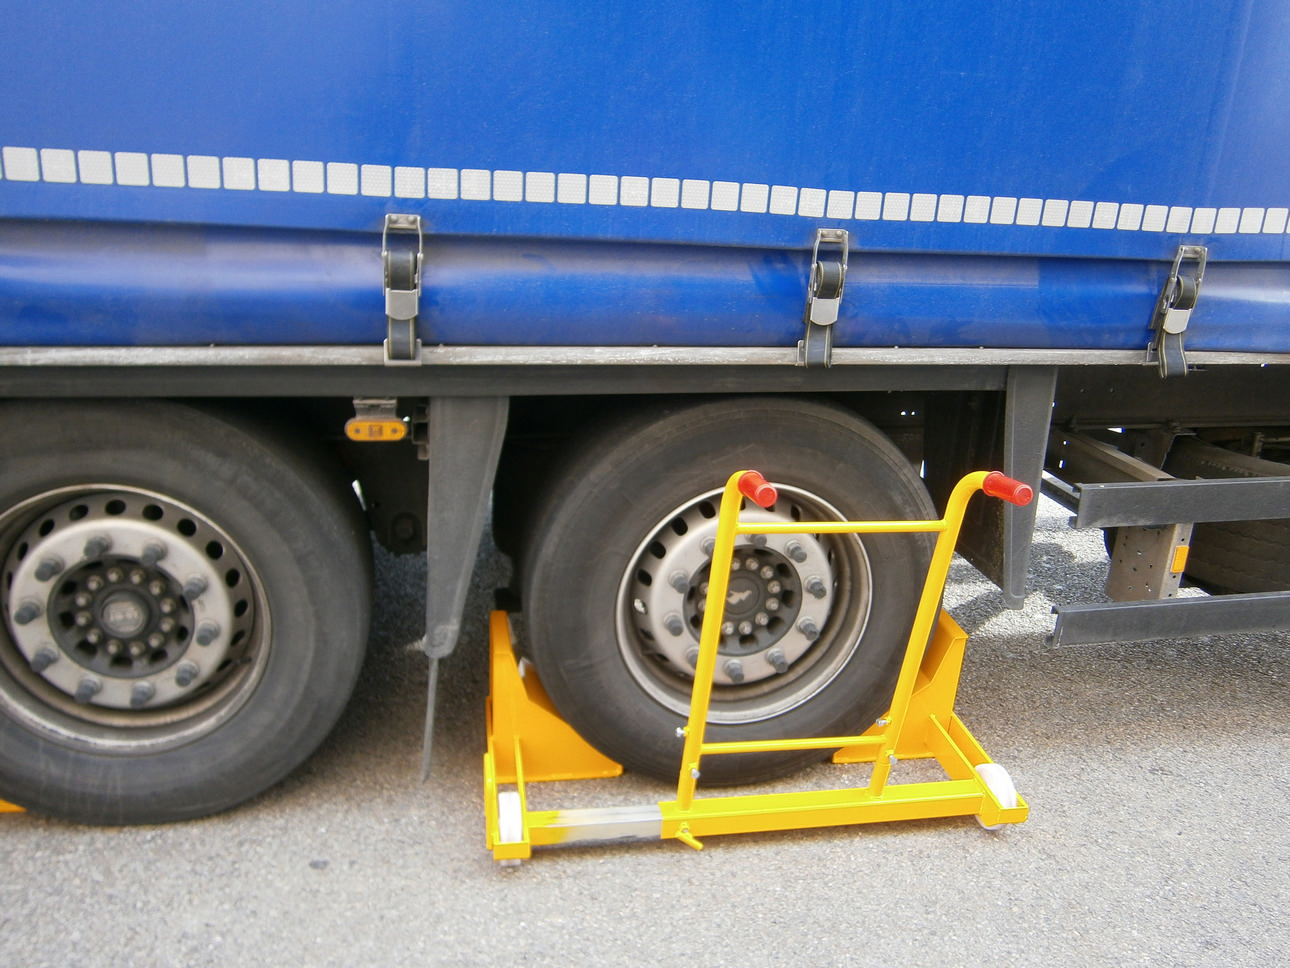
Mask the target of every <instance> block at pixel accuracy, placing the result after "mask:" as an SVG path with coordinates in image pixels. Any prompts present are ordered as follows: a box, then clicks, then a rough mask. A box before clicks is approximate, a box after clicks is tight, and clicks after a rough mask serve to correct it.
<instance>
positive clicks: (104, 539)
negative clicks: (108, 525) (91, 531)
mask: <svg viewBox="0 0 1290 968" xmlns="http://www.w3.org/2000/svg"><path fill="white" fill-rule="evenodd" d="M111 547H112V539H111V538H110V537H108V536H107V535H106V534H96V535H95V536H94V537H92V538H90V540H89V541H87V542H85V550H84V551H83V552H82V554H83V555H84V556H85V557H86V558H89V559H90V560H91V561H93V560H94V559H95V558H101V557H103V556H104V555H105V554H107V553H108V551H109V550H110V549H111Z"/></svg>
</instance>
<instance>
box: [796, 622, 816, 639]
mask: <svg viewBox="0 0 1290 968" xmlns="http://www.w3.org/2000/svg"><path fill="white" fill-rule="evenodd" d="M797 630H798V631H799V632H801V633H802V634H803V635H805V636H806V638H807V640H808V641H810V642H814V641H815V640H816V639H818V638H819V637H820V627H819V626H818V625H816V624H815V620H814V619H812V618H810V617H807V618H804V619H802V620H801V621H800V622H798V623H797Z"/></svg>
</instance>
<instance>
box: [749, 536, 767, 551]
mask: <svg viewBox="0 0 1290 968" xmlns="http://www.w3.org/2000/svg"><path fill="white" fill-rule="evenodd" d="M752 543H753V547H754V548H764V547H766V536H765V535H764V534H755V535H753V536H752Z"/></svg>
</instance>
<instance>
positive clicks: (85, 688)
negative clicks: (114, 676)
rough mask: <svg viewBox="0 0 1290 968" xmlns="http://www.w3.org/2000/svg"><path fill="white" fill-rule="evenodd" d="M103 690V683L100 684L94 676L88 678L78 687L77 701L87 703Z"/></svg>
mask: <svg viewBox="0 0 1290 968" xmlns="http://www.w3.org/2000/svg"><path fill="white" fill-rule="evenodd" d="M102 689H103V683H101V682H99V681H98V680H97V679H95V678H93V677H92V676H86V677H85V678H84V679H82V680H81V684H80V685H79V686H77V687H76V701H77V702H79V703H87V702H89V701H90V700H91V699H93V698H94V697H95V696H97V695H98V694H99V692H101V691H102Z"/></svg>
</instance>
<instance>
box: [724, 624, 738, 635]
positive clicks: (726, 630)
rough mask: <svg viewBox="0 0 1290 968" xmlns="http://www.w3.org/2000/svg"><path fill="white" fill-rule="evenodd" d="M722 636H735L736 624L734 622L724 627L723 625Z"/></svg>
mask: <svg viewBox="0 0 1290 968" xmlns="http://www.w3.org/2000/svg"><path fill="white" fill-rule="evenodd" d="M721 634H722V635H734V634H735V623H734V622H726V623H725V624H724V625H722V626H721Z"/></svg>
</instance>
